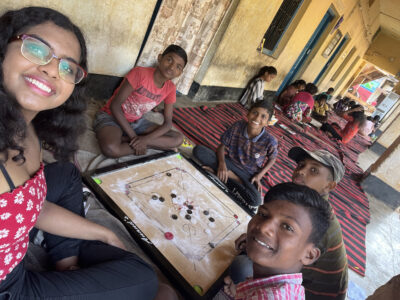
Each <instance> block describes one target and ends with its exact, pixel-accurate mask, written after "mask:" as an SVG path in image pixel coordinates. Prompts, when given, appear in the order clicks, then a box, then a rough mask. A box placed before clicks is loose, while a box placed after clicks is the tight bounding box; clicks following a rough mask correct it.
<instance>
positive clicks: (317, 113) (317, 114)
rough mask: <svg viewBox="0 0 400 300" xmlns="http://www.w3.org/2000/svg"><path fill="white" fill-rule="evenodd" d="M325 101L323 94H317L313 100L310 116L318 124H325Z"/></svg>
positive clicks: (327, 108)
mask: <svg viewBox="0 0 400 300" xmlns="http://www.w3.org/2000/svg"><path fill="white" fill-rule="evenodd" d="M327 100H328V98H327V96H326V94H324V93H322V94H319V95H318V96H317V97H316V99H315V103H314V109H313V111H312V114H311V116H312V117H313V118H314V119H315V120H317V121H319V122H326V121H327V120H328V112H329V106H328V104H327V103H326V101H327Z"/></svg>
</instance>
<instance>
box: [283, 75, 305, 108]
mask: <svg viewBox="0 0 400 300" xmlns="http://www.w3.org/2000/svg"><path fill="white" fill-rule="evenodd" d="M305 88H306V82H305V81H304V80H303V79H299V80H296V81H295V82H293V83H292V84H290V85H289V86H287V87H286V88H285V89H284V90H283V91H282V92H281V93H280V94H279V96H278V98H277V100H276V103H277V104H278V105H280V106H281V107H282V108H283V109H285V108H286V106H288V105H289V104H290V103H291V102H292V99H293V97H294V96H295V95H296V94H297V93H298V92H301V91H302V90H304V89H305Z"/></svg>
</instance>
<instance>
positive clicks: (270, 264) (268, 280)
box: [225, 183, 331, 300]
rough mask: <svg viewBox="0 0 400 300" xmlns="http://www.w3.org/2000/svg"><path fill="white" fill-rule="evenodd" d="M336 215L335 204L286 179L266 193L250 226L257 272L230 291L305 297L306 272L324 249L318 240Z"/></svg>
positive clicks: (239, 296) (255, 296)
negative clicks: (302, 270)
mask: <svg viewBox="0 0 400 300" xmlns="http://www.w3.org/2000/svg"><path fill="white" fill-rule="evenodd" d="M330 216H331V208H330V206H329V203H328V202H327V201H325V200H324V199H323V198H322V197H321V196H320V195H319V194H318V193H317V192H316V191H315V190H312V189H310V188H309V187H307V186H304V185H298V184H295V183H281V184H278V185H276V186H274V187H272V188H271V189H270V190H269V191H268V193H267V194H266V195H265V198H264V203H263V204H262V205H261V206H260V207H259V208H258V212H257V214H256V215H255V216H254V217H253V218H252V219H251V220H250V222H249V225H248V227H247V238H246V251H247V255H248V256H249V258H250V259H251V261H252V262H253V276H252V278H251V279H248V280H246V281H244V282H241V283H239V284H238V285H237V286H235V284H234V283H233V282H232V281H230V282H229V281H228V282H226V283H227V285H226V286H225V292H226V293H227V294H228V295H230V296H232V297H235V299H237V300H241V299H243V300H244V299H305V298H304V294H305V292H304V287H303V286H302V285H301V284H302V274H301V273H300V271H301V269H302V268H303V266H304V265H311V264H312V263H313V262H315V261H316V260H317V259H318V258H319V257H320V254H321V252H322V251H323V250H322V249H320V248H319V247H318V243H319V241H320V240H321V238H322V236H323V235H324V234H325V232H326V230H327V228H328V226H329V220H330Z"/></svg>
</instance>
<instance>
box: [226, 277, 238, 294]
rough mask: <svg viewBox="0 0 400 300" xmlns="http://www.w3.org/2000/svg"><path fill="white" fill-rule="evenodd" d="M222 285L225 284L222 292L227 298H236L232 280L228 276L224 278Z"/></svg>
mask: <svg viewBox="0 0 400 300" xmlns="http://www.w3.org/2000/svg"><path fill="white" fill-rule="evenodd" d="M224 283H225V286H224V292H225V293H226V294H227V295H228V296H230V297H232V298H235V296H236V285H235V284H234V283H233V280H232V278H230V277H229V276H226V277H225V278H224Z"/></svg>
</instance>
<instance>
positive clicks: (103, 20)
mask: <svg viewBox="0 0 400 300" xmlns="http://www.w3.org/2000/svg"><path fill="white" fill-rule="evenodd" d="M156 2H157V1H156V0H135V1H131V0H103V1H98V0H84V1H81V0H68V1H50V0H2V1H1V4H0V13H1V14H2V13H4V12H5V11H7V10H11V9H19V8H22V7H25V6H44V7H49V8H53V9H56V10H58V11H60V12H61V13H63V14H65V15H67V16H68V17H69V18H70V19H71V20H72V22H74V23H75V24H76V25H78V26H79V27H80V29H81V30H82V31H83V34H84V36H85V39H86V43H87V46H88V58H89V72H90V73H97V74H107V75H116V76H124V75H125V74H126V73H127V72H128V71H129V70H130V69H131V68H132V67H133V65H134V64H135V61H136V59H137V56H138V53H139V50H140V47H141V45H142V42H143V38H144V35H145V33H146V30H147V28H148V25H149V22H150V18H151V15H152V13H153V11H154V7H155V4H156Z"/></svg>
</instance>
